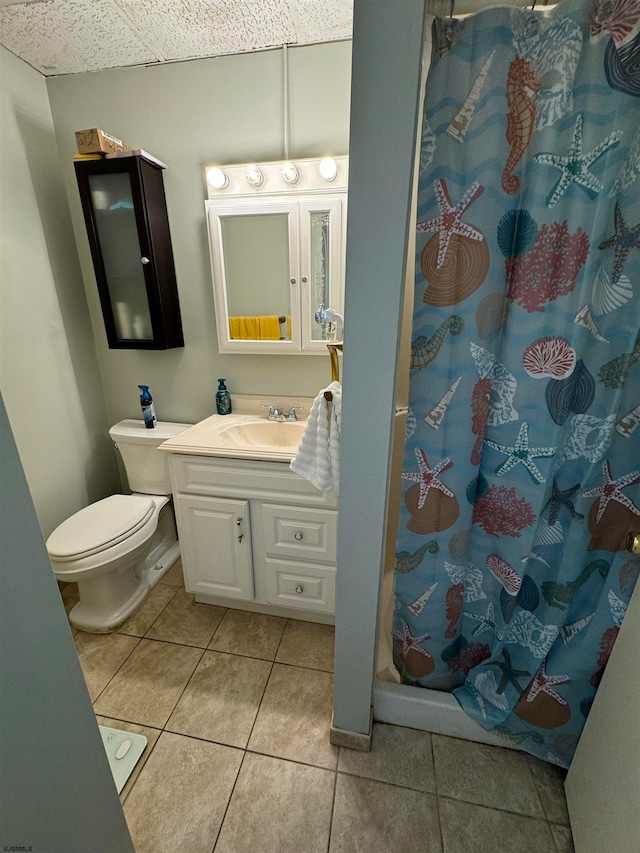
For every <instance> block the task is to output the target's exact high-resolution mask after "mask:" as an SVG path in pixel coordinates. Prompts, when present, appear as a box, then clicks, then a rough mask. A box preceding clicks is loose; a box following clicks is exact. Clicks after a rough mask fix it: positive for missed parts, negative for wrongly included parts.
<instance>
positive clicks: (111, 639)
mask: <svg viewBox="0 0 640 853" xmlns="http://www.w3.org/2000/svg"><path fill="white" fill-rule="evenodd" d="M73 640H74V642H75V644H76V649H77V652H78V660H79V661H80V666H81V667H82V673H83V675H84V680H85V682H86V685H87V690H88V691H89V696H90V697H91V701H92V702H95V700H96V699H97V697H98V696H99V695H100V693H102V691H103V690H104V688H105V687H106V686H107V684H108V683H109V682H110V681H111V679H112V678H113V676H114V675H115V674H116V672H117V671H118V670H119V669H120V667H121V666H122V664H123V663H124V662H125V660H126V659H127V658H128V657H129V655H130V654H131V652H132V651H133V650H134V649H135V647H136V646H137V645H138V643H139V642H140V640H139V639H138V638H137V637H125V636H123V635H122V634H87V633H86V632H85V631H78V632H77V633H76V635H75V636H74V638H73Z"/></svg>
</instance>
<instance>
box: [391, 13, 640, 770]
mask: <svg viewBox="0 0 640 853" xmlns="http://www.w3.org/2000/svg"><path fill="white" fill-rule="evenodd" d="M433 45H434V47H433V56H432V64H431V69H430V71H429V75H428V79H427V85H426V99H425V109H424V123H423V129H422V147H421V162H420V182H419V195H418V210H417V231H418V234H417V257H416V277H415V308H414V320H413V334H412V353H411V384H410V414H409V418H408V424H409V426H408V429H407V437H406V446H405V456H404V462H403V473H402V478H403V479H402V482H403V506H402V510H401V515H400V523H399V532H398V540H397V546H396V578H395V615H394V625H393V637H394V656H395V663H396V666H397V667H398V670H399V672H400V674H401V677H402V679H403V680H404V681H405V682H406V683H409V684H414V685H418V686H423V687H429V688H433V689H440V690H447V691H453V692H454V695H455V696H456V698H457V700H458V702H459V703H460V705H461V706H462V707H463V709H464V710H465V711H466V712H467V713H468V714H469V715H470V716H471V717H472V718H473V719H474V720H476V721H477V722H478V723H479V724H480V725H482V726H484V727H485V728H487V729H490V730H492V731H494V732H496V733H498V734H501V735H503V736H504V737H505V738H509V739H511V740H512V741H515V742H517V743H519V744H522V746H523V748H525V749H527V750H529V751H531V752H532V753H535V754H536V755H538V756H540V757H541V758H543V759H546V760H548V761H551V762H555V763H557V764H560V765H564V766H568V764H569V762H570V761H571V757H572V755H573V752H574V750H575V747H576V744H577V741H578V737H579V735H580V732H581V730H582V727H583V725H584V722H585V719H586V717H587V715H588V713H589V709H590V707H591V703H592V701H593V698H594V695H595V693H596V690H597V688H598V684H599V682H600V679H601V677H602V673H603V671H604V667H605V666H606V663H607V660H608V658H609V655H610V653H611V649H612V647H613V644H614V642H615V639H616V635H617V633H618V631H619V629H620V625H621V622H622V619H623V616H624V613H625V610H626V608H627V604H628V602H629V599H630V596H631V593H632V591H633V588H634V585H635V583H636V580H637V577H638V573H639V572H640V557H637V556H633V555H632V554H631V553H630V552H628V551H627V550H626V546H627V539H628V535H629V534H630V533H631V532H638V533H640V335H639V334H638V330H639V327H640V179H639V175H640V97H639V96H640V0H607V2H603V0H596V2H593V3H590V2H584V1H583V2H580V0H563V2H562V3H560V5H558V6H557V7H556V8H555V9H554V10H551V11H548V12H547V11H543V12H532V11H530V10H517V9H491V10H487V11H485V12H482V13H480V14H477V15H475V16H472V17H469V18H467V19H466V20H461V21H458V20H455V19H450V20H444V19H436V22H435V24H434V27H433Z"/></svg>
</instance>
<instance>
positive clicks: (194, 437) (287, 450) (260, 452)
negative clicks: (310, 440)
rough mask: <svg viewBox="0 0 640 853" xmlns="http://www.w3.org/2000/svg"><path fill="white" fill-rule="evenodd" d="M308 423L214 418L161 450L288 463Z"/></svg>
mask: <svg viewBox="0 0 640 853" xmlns="http://www.w3.org/2000/svg"><path fill="white" fill-rule="evenodd" d="M305 429H306V421H269V420H267V419H266V418H265V417H258V416H256V415H236V414H235V413H234V414H232V415H224V416H221V415H212V416H211V417H210V418H206V420H204V421H200V423H198V424H195V426H192V427H190V428H189V429H187V430H185V431H184V432H181V433H180V434H179V435H176V436H175V437H174V438H171V439H169V440H168V441H165V442H164V443H163V444H162V445H161V446H160V449H161V450H166V451H169V452H172V453H189V454H195V455H204V456H229V457H236V458H239V459H264V460H265V461H268V460H274V461H279V462H288V461H291V459H293V457H294V456H295V455H296V453H297V451H298V446H299V445H300V442H301V441H302V436H303V434H304V431H305Z"/></svg>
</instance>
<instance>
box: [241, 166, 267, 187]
mask: <svg viewBox="0 0 640 853" xmlns="http://www.w3.org/2000/svg"><path fill="white" fill-rule="evenodd" d="M244 176H245V178H246V179H247V181H248V182H249V183H250V184H251V186H252V187H261V186H262V185H263V184H264V175H263V174H262V171H261V170H260V167H259V166H247V168H246V169H245V170H244Z"/></svg>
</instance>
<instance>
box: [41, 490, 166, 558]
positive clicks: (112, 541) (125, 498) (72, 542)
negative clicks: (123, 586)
mask: <svg viewBox="0 0 640 853" xmlns="http://www.w3.org/2000/svg"><path fill="white" fill-rule="evenodd" d="M154 508H155V504H154V502H153V501H152V500H151V498H147V497H144V496H142V495H112V496H111V497H109V498H104V499H103V500H101V501H97V503H94V504H91V505H90V506H87V507H85V508H84V509H81V510H80V511H79V512H76V514H75V515H72V516H71V518H68V519H67V520H66V521H63V522H62V524H61V525H60V526H59V527H57V528H56V529H55V530H54V531H53V533H52V534H51V536H50V537H49V538H48V539H47V551H48V552H49V554H50V555H51V556H52V557H55V558H56V559H57V560H73V559H77V558H80V557H88V556H90V555H91V554H96V553H97V552H98V551H103V550H104V549H105V548H110V547H111V546H113V545H117V544H118V542H122V541H123V539H127V538H128V537H129V536H131V535H132V534H134V533H135V532H136V531H137V530H139V529H140V528H141V527H142V526H143V525H144V524H146V522H147V521H148V520H149V519H150V518H151V517H152V516H153V512H154Z"/></svg>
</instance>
